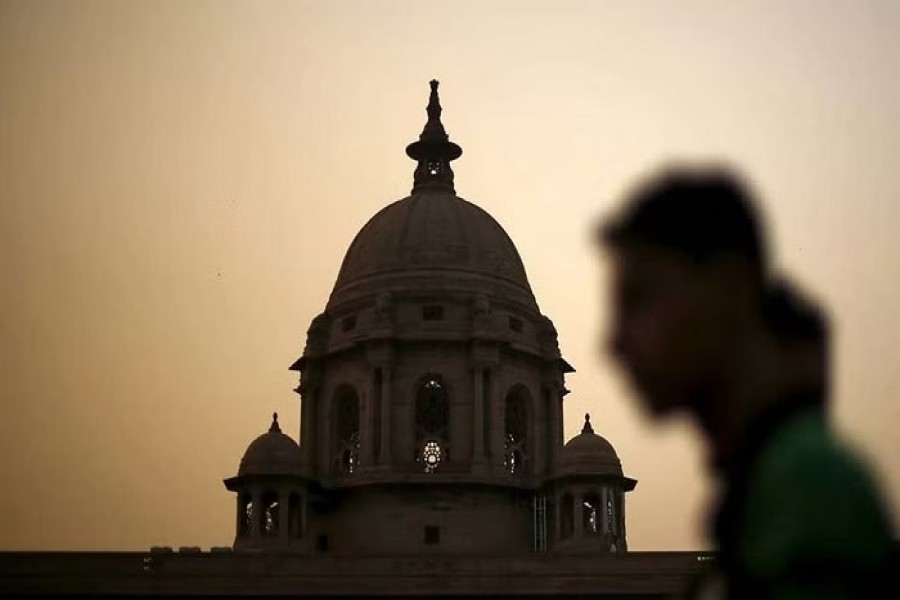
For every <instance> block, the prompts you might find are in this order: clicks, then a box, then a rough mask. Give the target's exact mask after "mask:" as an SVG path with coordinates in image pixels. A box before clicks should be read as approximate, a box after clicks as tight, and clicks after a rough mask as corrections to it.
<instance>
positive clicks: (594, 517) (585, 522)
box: [581, 492, 601, 535]
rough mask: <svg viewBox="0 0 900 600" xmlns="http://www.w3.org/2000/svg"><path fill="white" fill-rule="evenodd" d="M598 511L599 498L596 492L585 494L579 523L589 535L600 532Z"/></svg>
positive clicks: (599, 514)
mask: <svg viewBox="0 0 900 600" xmlns="http://www.w3.org/2000/svg"><path fill="white" fill-rule="evenodd" d="M600 511H601V506H600V498H599V497H598V496H597V494H596V493H594V492H590V493H587V494H585V495H584V498H583V499H582V510H581V514H582V518H581V525H582V529H583V530H584V532H585V533H587V534H591V535H593V534H599V533H600V523H601V521H600V518H601V512H600Z"/></svg>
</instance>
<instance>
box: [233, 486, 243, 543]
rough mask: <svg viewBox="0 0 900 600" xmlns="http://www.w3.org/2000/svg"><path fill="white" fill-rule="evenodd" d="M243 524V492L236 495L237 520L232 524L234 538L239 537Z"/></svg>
mask: <svg viewBox="0 0 900 600" xmlns="http://www.w3.org/2000/svg"><path fill="white" fill-rule="evenodd" d="M243 523H244V492H242V491H238V493H237V520H236V521H235V524H234V537H235V538H239V537H241V525H243Z"/></svg>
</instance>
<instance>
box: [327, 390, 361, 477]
mask: <svg viewBox="0 0 900 600" xmlns="http://www.w3.org/2000/svg"><path fill="white" fill-rule="evenodd" d="M333 415H334V455H335V457H334V460H335V464H336V467H337V470H338V471H340V472H341V473H345V474H348V475H351V474H353V473H355V472H356V471H357V470H358V469H359V396H357V394H356V390H354V389H353V388H352V387H350V386H349V385H345V386H341V387H340V388H339V389H338V390H337V392H336V394H335V402H334V413H333Z"/></svg>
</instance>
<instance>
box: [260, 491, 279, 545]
mask: <svg viewBox="0 0 900 600" xmlns="http://www.w3.org/2000/svg"><path fill="white" fill-rule="evenodd" d="M262 506H263V510H262V515H260V516H261V517H262V522H261V523H260V531H262V534H263V535H265V536H276V535H278V511H279V506H278V494H276V493H275V492H266V493H265V494H263V498H262Z"/></svg>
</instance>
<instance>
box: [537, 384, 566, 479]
mask: <svg viewBox="0 0 900 600" xmlns="http://www.w3.org/2000/svg"><path fill="white" fill-rule="evenodd" d="M542 394H543V400H545V401H546V403H545V410H546V411H547V412H548V413H549V414H548V415H547V419H548V420H549V423H550V424H549V427H548V428H547V470H548V471H552V470H553V469H555V468H556V461H557V454H558V453H559V450H560V448H561V447H562V437H563V436H562V435H561V433H560V431H561V430H562V415H561V414H560V411H561V408H562V402H561V401H560V400H559V393H558V392H557V390H556V389H555V386H554V387H544V388H543V390H542Z"/></svg>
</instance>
